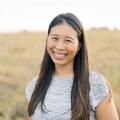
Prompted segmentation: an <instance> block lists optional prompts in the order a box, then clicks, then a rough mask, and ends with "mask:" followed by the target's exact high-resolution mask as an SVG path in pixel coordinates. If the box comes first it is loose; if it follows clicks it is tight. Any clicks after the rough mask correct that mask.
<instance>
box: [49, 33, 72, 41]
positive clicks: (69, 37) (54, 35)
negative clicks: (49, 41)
mask: <svg viewBox="0 0 120 120" xmlns="http://www.w3.org/2000/svg"><path fill="white" fill-rule="evenodd" d="M50 36H56V37H58V35H57V34H50ZM65 38H69V39H71V40H74V38H73V37H70V36H66V37H65Z"/></svg>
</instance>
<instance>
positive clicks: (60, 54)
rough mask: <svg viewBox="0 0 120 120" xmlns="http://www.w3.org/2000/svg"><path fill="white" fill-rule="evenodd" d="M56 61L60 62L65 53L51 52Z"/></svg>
mask: <svg viewBox="0 0 120 120" xmlns="http://www.w3.org/2000/svg"><path fill="white" fill-rule="evenodd" d="M53 53H54V56H55V58H56V59H59V60H62V59H64V57H65V56H66V55H67V54H66V53H56V52H53Z"/></svg>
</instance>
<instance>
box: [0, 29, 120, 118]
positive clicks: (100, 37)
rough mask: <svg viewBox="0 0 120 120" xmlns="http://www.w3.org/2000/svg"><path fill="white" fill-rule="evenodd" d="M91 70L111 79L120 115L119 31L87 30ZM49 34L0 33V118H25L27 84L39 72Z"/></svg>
mask: <svg viewBox="0 0 120 120" xmlns="http://www.w3.org/2000/svg"><path fill="white" fill-rule="evenodd" d="M86 36H87V37H86V38H87V42H88V50H89V55H90V66H91V69H96V70H98V71H99V72H101V73H102V74H103V75H104V77H105V78H106V79H107V80H108V81H109V82H110V84H111V87H112V91H113V97H114V100H115V104H116V106H117V110H118V113H119V116H120V87H119V86H120V56H119V53H120V31H119V30H109V29H105V28H101V29H90V30H88V31H86ZM45 42H46V33H43V32H25V31H23V32H20V33H11V34H10V33H5V34H0V120H23V119H25V118H26V114H27V113H26V109H27V104H28V103H27V101H26V98H25V91H24V90H25V86H26V84H27V83H28V82H29V81H30V80H31V79H32V77H33V76H35V75H36V74H38V73H39V68H40V62H41V60H42V57H43V53H44V47H45Z"/></svg>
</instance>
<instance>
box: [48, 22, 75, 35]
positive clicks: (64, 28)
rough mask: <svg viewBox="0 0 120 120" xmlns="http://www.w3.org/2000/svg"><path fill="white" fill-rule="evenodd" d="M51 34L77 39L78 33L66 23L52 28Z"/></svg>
mask: <svg viewBox="0 0 120 120" xmlns="http://www.w3.org/2000/svg"><path fill="white" fill-rule="evenodd" d="M50 34H56V35H58V36H73V37H77V32H76V31H75V30H74V29H73V28H72V27H71V26H70V25H69V24H67V23H66V22H64V23H61V24H58V25H56V26H54V27H52V28H51V31H50Z"/></svg>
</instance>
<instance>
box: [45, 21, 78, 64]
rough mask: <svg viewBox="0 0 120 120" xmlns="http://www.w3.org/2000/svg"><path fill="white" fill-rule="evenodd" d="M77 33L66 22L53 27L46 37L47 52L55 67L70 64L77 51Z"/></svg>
mask: <svg viewBox="0 0 120 120" xmlns="http://www.w3.org/2000/svg"><path fill="white" fill-rule="evenodd" d="M78 43H79V42H78V38H77V32H76V31H75V30H74V29H73V28H72V27H71V26H70V25H69V24H67V23H66V22H64V23H62V24H59V25H56V26H54V27H53V28H52V29H51V31H50V34H49V36H48V41H47V51H48V53H49V55H50V57H51V59H52V60H53V62H54V63H55V65H68V64H72V65H73V61H74V57H75V55H76V53H77V51H78V50H79V47H78Z"/></svg>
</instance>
